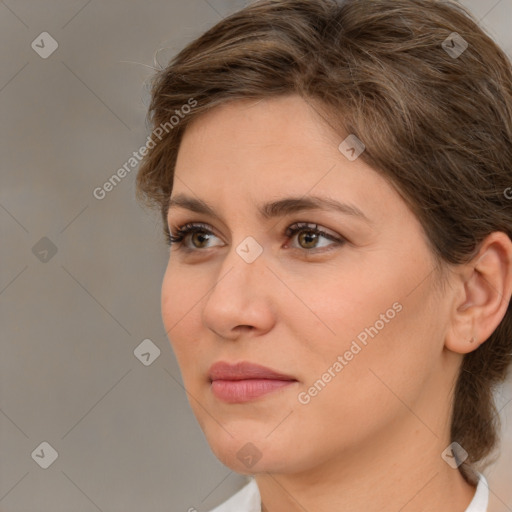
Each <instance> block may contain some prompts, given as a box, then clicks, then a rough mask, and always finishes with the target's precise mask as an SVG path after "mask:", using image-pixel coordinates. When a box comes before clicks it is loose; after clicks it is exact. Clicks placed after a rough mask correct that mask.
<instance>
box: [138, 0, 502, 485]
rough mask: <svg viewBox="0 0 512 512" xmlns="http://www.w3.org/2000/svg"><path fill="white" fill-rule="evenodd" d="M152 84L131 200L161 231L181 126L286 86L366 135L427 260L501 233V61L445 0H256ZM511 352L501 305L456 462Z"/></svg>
mask: <svg viewBox="0 0 512 512" xmlns="http://www.w3.org/2000/svg"><path fill="white" fill-rule="evenodd" d="M453 32H456V33H457V34H458V37H462V38H463V40H465V41H466V42H467V45H468V46H467V48H466V49H465V51H463V53H462V54H460V55H454V54H449V51H448V50H449V48H450V47H452V48H455V49H456V48H462V49H463V48H464V47H461V46H460V45H459V43H457V44H455V43H454V42H451V41H454V39H453ZM444 41H447V43H444ZM459 41H462V40H461V39H459ZM151 90H152V101H151V105H150V108H149V115H148V119H149V120H150V121H151V123H152V126H153V127H154V128H158V127H160V130H159V131H158V130H157V134H158V139H159V140H158V141H157V140H155V144H154V147H152V148H151V149H150V150H149V152H148V154H147V155H146V157H145V159H144V160H143V161H142V164H141V167H140V170H139V173H138V176H137V198H138V199H139V200H141V201H143V202H144V203H145V204H146V205H149V206H152V207H154V206H156V207H158V208H159V209H160V211H161V214H162V219H163V221H164V222H163V227H164V232H165V233H168V226H167V222H166V216H167V204H168V201H169V197H170V195H171V191H172V187H173V179H174V176H173V173H174V167H175V163H176V158H177V154H178V150H179V146H180V141H181V138H182V135H183V133H184V130H185V129H186V127H187V125H188V123H190V122H191V121H192V120H193V119H196V118H197V117H198V116H200V115H201V114H202V113H204V112H207V111H208V110H210V109H211V108H214V107H215V106H216V105H220V104H222V103H225V102H228V101H231V100H235V99H247V98H256V99H258V98H265V97H275V96H280V95H287V94H298V95H300V96H301V97H302V98H303V99H305V100H306V101H308V103H310V104H311V105H312V106H314V108H315V109H316V110H317V112H318V113H320V114H321V115H322V117H323V118H324V120H325V121H326V123H328V124H329V125H330V126H331V127H332V128H333V129H334V130H337V133H340V134H341V133H344V134H345V135H346V134H355V135H356V136H357V137H358V138H359V139H360V140H361V141H363V142H364V144H365V145H366V150H365V151H364V152H363V153H362V154H361V156H360V158H362V159H363V161H364V162H365V163H367V164H369V165H370V166H372V167H373V168H374V169H375V170H377V171H378V172H379V173H381V174H382V175H383V176H385V177H386V178H387V179H388V180H389V182H390V183H391V184H392V185H393V186H395V188H396V189H397V190H398V191H399V193H400V194H401V196H402V197H403V198H404V200H405V201H406V202H407V204H408V205H409V206H410V208H411V209H412V210H413V211H414V213H415V214H416V216H417V217H418V219H419V221H420V222H421V224H422V226H423V229H424V230H425V233H426V235H427V238H428V242H429V244H430V246H431V249H432V252H433V254H434V256H435V258H436V261H439V262H443V263H445V265H444V266H447V265H446V264H459V263H464V262H467V261H469V260H470V259H471V257H472V256H474V254H475V253H476V252H477V251H478V248H479V244H480V243H481V242H482V241H483V239H484V238H485V237H486V236H487V235H488V234H490V233H491V232H493V231H503V232H504V233H506V234H507V235H508V236H509V237H511V238H512V201H510V200H508V199H507V197H505V196H506V194H505V193H504V192H505V190H506V189H507V188H508V187H509V186H511V185H512V69H511V63H510V60H509V59H508V58H507V56H506V55H505V54H504V52H503V51H502V50H501V49H500V48H499V47H498V46H497V45H496V44H495V43H494V42H493V41H492V39H491V38H490V37H489V36H488V35H486V34H485V33H484V31H483V30H482V29H481V28H480V27H479V26H478V24H477V22H476V21H475V20H474V18H473V17H472V15H471V14H470V12H468V11H467V10H466V9H464V8H463V7H462V6H461V5H460V4H458V3H456V2H451V1H434V0H346V1H341V0H340V1H335V0H280V1H273V0H262V1H259V2H256V3H254V4H252V5H250V6H248V7H246V8H245V9H243V10H241V11H239V12H237V13H235V14H233V15H231V16H229V17H228V18H226V19H223V20H222V21H221V22H219V23H218V24H217V25H215V26H214V27H213V28H211V29H210V30H208V31H207V32H206V33H205V34H203V35H202V36H201V37H199V38H198V39H196V40H195V41H193V42H191V43H190V44H189V45H188V46H187V47H186V48H184V49H183V50H182V51H181V52H180V53H179V54H178V55H176V56H175V57H174V58H173V60H172V61H171V63H170V64H169V65H168V66H167V67H166V68H164V69H162V70H161V71H159V72H158V73H157V74H156V75H155V76H154V78H153V80H152V89H151ZM187 105H195V107H194V108H193V109H191V108H188V107H187V108H185V106H187ZM185 114H186V115H185ZM171 116H174V117H173V118H174V122H171V123H170V122H169V120H170V118H171ZM176 120H178V122H177V123H176ZM162 127H164V130H162V129H161V128H162ZM163 131H165V134H164V135H163V136H162V134H163ZM160 132H162V133H161V134H160ZM154 134H155V132H154V133H153V136H154ZM160 139H161V140H160ZM341 140H342V139H340V142H341ZM441 270H442V269H441ZM511 353H512V311H511V307H510V306H509V308H508V310H507V313H506V315H505V318H504V319H503V320H502V322H501V323H500V325H499V326H498V327H497V329H496V330H495V331H494V333H493V334H492V335H491V336H490V338H489V339H488V340H487V341H486V342H485V343H483V344H482V345H481V346H480V347H479V348H478V349H477V350H475V351H473V352H471V353H469V354H467V355H466V356H465V357H464V360H463V363H462V366H461V370H460V374H459V376H458V380H457V383H456V387H455V391H454V403H453V413H452V419H451V438H452V441H457V442H458V443H459V444H460V445H461V446H462V447H463V448H464V449H465V450H466V451H467V452H468V454H469V458H468V461H466V463H465V464H475V463H477V462H480V463H482V462H483V459H484V458H485V457H487V456H488V455H489V454H490V453H491V452H492V450H493V448H494V447H495V446H496V444H497V437H498V428H499V415H498V411H497V410H496V406H495V403H494V399H493V391H494V389H495V387H496V386H497V384H498V383H500V382H502V381H503V380H504V379H505V377H506V372H507V368H508V367H509V364H510V362H511V360H512V354H511ZM480 465H482V464H480ZM460 469H461V471H462V472H463V474H465V469H464V466H461V468H460ZM465 476H466V474H465Z"/></svg>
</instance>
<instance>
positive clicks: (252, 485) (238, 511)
mask: <svg viewBox="0 0 512 512" xmlns="http://www.w3.org/2000/svg"><path fill="white" fill-rule="evenodd" d="M210 512H261V501H260V493H259V490H258V485H257V484H256V480H254V478H251V480H250V481H249V483H247V484H246V485H244V487H242V488H241V489H240V490H239V491H238V492H237V493H236V494H233V496H231V498H229V499H228V500H227V501H225V502H224V503H222V504H221V505H219V506H218V507H215V508H214V509H213V510H210Z"/></svg>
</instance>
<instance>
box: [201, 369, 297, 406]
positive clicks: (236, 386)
mask: <svg viewBox="0 0 512 512" xmlns="http://www.w3.org/2000/svg"><path fill="white" fill-rule="evenodd" d="M209 380H210V383H211V386H210V389H211V391H212V393H213V394H214V396H215V397H217V398H218V399H219V400H222V401H224V402H227V403H243V402H247V401H250V400H254V399H256V398H259V397H262V396H264V395H267V394H269V393H272V392H275V391H278V390H280V389H283V388H286V387H289V386H290V385H292V384H295V383H297V382H298V381H297V379H295V378H294V377H292V376H291V375H287V374H284V373H281V372H277V371H276V370H272V369H271V368H267V367H265V366H261V365H258V364H254V363H249V362H245V361H243V362H240V363H236V364H229V363H226V362H223V361H220V362H217V363H215V364H213V365H212V367H211V368H210V372H209Z"/></svg>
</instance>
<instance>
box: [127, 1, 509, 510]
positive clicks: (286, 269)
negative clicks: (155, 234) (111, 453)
mask: <svg viewBox="0 0 512 512" xmlns="http://www.w3.org/2000/svg"><path fill="white" fill-rule="evenodd" d="M150 114H151V122H152V125H153V129H154V131H153V134H152V138H151V141H152V142H153V144H151V147H150V148H149V150H148V153H147V154H146V156H145V159H144V161H143V163H142V166H141V168H140V170H139V174H138V177H137V186H138V190H137V193H138V197H139V199H141V200H143V201H145V202H146V203H147V204H149V205H152V206H156V207H157V208H158V209H159V210H160V212H161V214H162V219H163V227H164V232H165V234H166V235H167V238H168V241H169V243H170V244H171V250H170V257H169V263H168V267H167V271H166V273H165V276H164V280H163V285H162V316H163V320H164V324H165V328H166V330H167V332H168V335H169V339H170V341H171V344H172V347H173V350H174V352H175V354H176V358H177V360H178V363H179V365H180V368H181V372H182V378H183V382H184V385H185V388H186V390H187V393H188V397H189V402H190V405H191V407H192V409H193V411H194V414H195V416H196V418H197V420H198V422H199V424H200V426H201V428H202V430H203V432H204V434H205V436H206V438H207V440H208V443H209V444H210V446H211V449H212V451H213V452H214V453H215V455H216V456H217V457H218V458H219V460H220V461H221V462H223V463H224V464H225V465H226V466H228V467H230V468H231V469H233V470H234V471H236V472H238V473H241V474H246V475H251V478H250V480H249V483H248V485H247V486H246V487H244V488H243V489H242V490H241V491H239V492H238V493H237V494H236V495H235V496H233V497H232V498H231V499H230V500H228V501H227V502H226V503H224V504H223V505H221V506H219V507H218V508H216V509H215V512H221V511H223V512H227V511H231V510H232V511H235V510H236V511H237V512H240V511H251V512H252V511H260V510H262V511H269V512H281V511H299V510H300V511H304V510H308V511H315V512H323V511H332V510H339V511H341V510H350V511H365V512H373V511H379V512H382V511H393V512H396V511H398V510H403V511H406V512H412V511H431V510H436V511H437V512H448V511H450V512H455V511H460V512H462V511H466V512H477V511H478V512H480V511H485V510H487V501H488V489H487V482H486V480H485V477H484V476H483V474H482V473H481V471H482V469H483V468H484V466H485V462H486V459H487V458H488V456H489V454H491V452H492V451H493V449H495V448H496V444H497V443H496V440H497V428H498V424H497V419H498V418H497V414H496V409H495V406H494V402H493V395H492V391H493V389H494V387H495V386H496V385H497V384H498V383H500V382H502V381H503V379H504V378H505V376H506V372H507V369H508V367H509V365H510V361H511V357H512V356H511V352H512V316H511V315H512V312H511V311H510V308H509V307H508V304H509V301H510V297H511V294H512V242H511V237H512V203H511V201H510V197H512V196H511V195H510V190H511V189H510V188H509V187H510V186H511V185H512V72H511V64H510V61H509V60H508V59H507V57H506V56H505V54H504V53H503V51H502V50H501V49H500V48H499V47H497V46H496V44H495V43H494V42H493V41H492V40H491V39H490V38H489V37H488V36H487V35H486V34H485V33H484V32H483V31H482V30H481V29H480V27H479V26H478V25H477V24H476V22H475V21H474V20H473V19H472V18H471V15H470V14H469V13H467V12H466V11H465V10H463V8H462V7H461V6H460V5H459V4H456V3H451V2H436V1H431V0H348V1H344V2H336V1H334V0H281V1H278V2H275V1H271V0H263V1H260V2H256V3H254V4H252V5H250V6H249V7H247V8H245V9H244V10H242V11H239V12H237V13H235V14H233V15H232V16H230V17H228V18H226V19H224V20H222V21H221V22H220V23H218V24H217V25H216V26H214V27H213V28H211V29H210V30H208V32H206V33H205V34H204V35H202V36H201V37H199V38H198V39H197V40H195V41H193V42H191V43H190V44H189V45H188V46H187V47H186V48H185V49H183V50H182V51H181V52H180V53H179V54H178V55H177V56H176V57H175V58H174V59H173V60H172V62H171V63H170V64H169V66H168V67H166V68H165V69H163V70H162V71H160V72H159V73H158V74H157V75H156V77H155V79H154V83H153V88H152V103H151V105H150ZM148 147H149V146H148ZM507 190H508V191H507Z"/></svg>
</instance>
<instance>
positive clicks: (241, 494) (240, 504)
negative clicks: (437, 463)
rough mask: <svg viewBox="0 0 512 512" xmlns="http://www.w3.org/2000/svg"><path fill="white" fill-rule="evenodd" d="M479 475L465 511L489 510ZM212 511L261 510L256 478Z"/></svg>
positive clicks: (241, 511)
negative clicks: (474, 490) (473, 493)
mask: <svg viewBox="0 0 512 512" xmlns="http://www.w3.org/2000/svg"><path fill="white" fill-rule="evenodd" d="M477 475H478V485H477V488H476V492H475V495H474V496H473V499H472V500H471V503H470V504H469V507H468V508H467V509H466V510H465V512H487V505H488V503H489V485H488V483H487V480H486V479H485V477H484V475H482V474H481V473H477ZM210 512H261V497H260V491H259V489H258V485H257V484H256V480H255V479H254V478H251V480H250V481H249V483H248V484H246V485H245V486H244V487H242V489H240V490H239V491H238V492H237V493H236V494H234V495H233V496H231V498H229V499H228V500H227V501H225V502H224V503H222V504H221V505H219V506H218V507H216V508H214V509H213V510H211V511H210Z"/></svg>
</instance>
